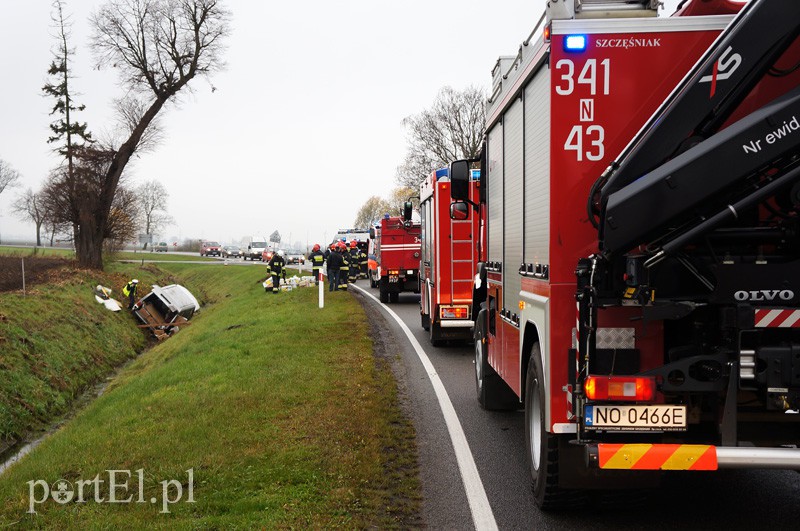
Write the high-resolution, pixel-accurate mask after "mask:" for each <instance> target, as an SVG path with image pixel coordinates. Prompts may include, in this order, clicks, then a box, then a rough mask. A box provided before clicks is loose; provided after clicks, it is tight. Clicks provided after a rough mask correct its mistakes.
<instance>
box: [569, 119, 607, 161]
mask: <svg viewBox="0 0 800 531" xmlns="http://www.w3.org/2000/svg"><path fill="white" fill-rule="evenodd" d="M603 140H605V130H604V129H603V126H601V125H589V126H586V127H585V128H584V126H583V125H575V126H573V127H572V130H571V131H570V132H569V136H568V137H567V141H566V142H564V151H574V152H575V156H576V158H577V159H578V162H582V161H583V158H584V157H586V160H591V161H598V160H602V159H603V157H604V156H605V147H604V146H603ZM584 146H586V149H584Z"/></svg>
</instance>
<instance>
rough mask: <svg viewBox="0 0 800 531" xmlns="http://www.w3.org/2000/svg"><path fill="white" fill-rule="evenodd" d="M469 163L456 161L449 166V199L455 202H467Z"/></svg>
mask: <svg viewBox="0 0 800 531" xmlns="http://www.w3.org/2000/svg"><path fill="white" fill-rule="evenodd" d="M469 177H470V172H469V162H467V161H466V160H457V161H455V162H453V163H452V164H450V197H451V198H453V199H454V200H455V201H467V200H469Z"/></svg>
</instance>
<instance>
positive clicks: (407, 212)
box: [403, 201, 412, 221]
mask: <svg viewBox="0 0 800 531" xmlns="http://www.w3.org/2000/svg"><path fill="white" fill-rule="evenodd" d="M411 208H412V207H411V201H406V202H405V203H403V220H404V221H411Z"/></svg>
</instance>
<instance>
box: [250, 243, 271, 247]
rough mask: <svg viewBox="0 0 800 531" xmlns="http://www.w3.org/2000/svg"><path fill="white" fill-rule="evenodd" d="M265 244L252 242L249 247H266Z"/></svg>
mask: <svg viewBox="0 0 800 531" xmlns="http://www.w3.org/2000/svg"><path fill="white" fill-rule="evenodd" d="M266 246H267V242H253V243H251V244H250V247H266Z"/></svg>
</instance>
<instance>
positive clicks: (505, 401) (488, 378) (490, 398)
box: [475, 309, 520, 411]
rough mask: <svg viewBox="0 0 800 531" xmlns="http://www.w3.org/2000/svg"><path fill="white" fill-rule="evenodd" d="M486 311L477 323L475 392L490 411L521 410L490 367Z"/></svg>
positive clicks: (506, 386)
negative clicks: (487, 347)
mask: <svg viewBox="0 0 800 531" xmlns="http://www.w3.org/2000/svg"><path fill="white" fill-rule="evenodd" d="M486 345H487V344H486V310H485V309H484V310H481V311H480V312H479V313H478V319H477V320H476V321H475V390H476V391H477V393H478V403H479V404H480V405H481V406H482V407H483V409H488V410H490V411H514V410H516V409H519V406H520V404H519V399H518V398H517V395H516V394H514V391H512V390H511V388H510V387H509V386H508V384H506V383H505V382H504V381H503V379H502V378H500V375H499V374H497V372H495V370H494V369H493V368H492V366H491V365H489V359H488V352H487V351H486Z"/></svg>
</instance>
